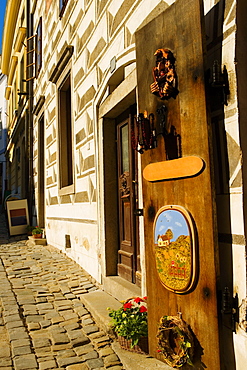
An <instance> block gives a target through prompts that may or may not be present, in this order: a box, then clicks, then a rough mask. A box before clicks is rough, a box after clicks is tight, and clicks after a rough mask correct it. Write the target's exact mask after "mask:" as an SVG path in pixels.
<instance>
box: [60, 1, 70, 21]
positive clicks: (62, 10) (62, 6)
mask: <svg viewBox="0 0 247 370" xmlns="http://www.w3.org/2000/svg"><path fill="white" fill-rule="evenodd" d="M68 1H69V0H59V17H60V18H62V16H63V13H64V11H65V8H66V5H67V3H68Z"/></svg>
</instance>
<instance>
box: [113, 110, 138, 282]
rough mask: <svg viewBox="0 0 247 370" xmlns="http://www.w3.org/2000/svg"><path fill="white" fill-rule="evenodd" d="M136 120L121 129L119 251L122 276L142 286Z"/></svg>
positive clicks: (119, 136)
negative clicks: (133, 140) (133, 126)
mask: <svg viewBox="0 0 247 370" xmlns="http://www.w3.org/2000/svg"><path fill="white" fill-rule="evenodd" d="M131 119H133V116H131V115H130V116H129V117H128V118H127V119H125V120H124V121H122V122H121V123H119V124H118V125H117V160H118V209H119V250H118V275H119V276H121V277H122V278H124V279H126V280H128V281H130V282H131V283H138V284H139V280H140V257H139V254H140V253H139V250H138V237H137V222H136V208H137V160H136V154H135V153H134V151H133V149H132V148H131V140H130V121H131Z"/></svg>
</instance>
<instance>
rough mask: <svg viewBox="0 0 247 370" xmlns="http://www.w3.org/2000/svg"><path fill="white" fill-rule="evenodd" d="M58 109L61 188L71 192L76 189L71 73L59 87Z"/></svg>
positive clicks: (65, 191)
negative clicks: (74, 186)
mask: <svg viewBox="0 0 247 370" xmlns="http://www.w3.org/2000/svg"><path fill="white" fill-rule="evenodd" d="M58 110H59V112H58V132H59V177H60V178H59V180H60V189H64V192H63V193H69V192H73V191H74V190H73V189H74V188H73V182H74V180H73V145H72V137H73V136H72V117H71V114H72V109H71V75H70V73H69V74H68V75H67V76H66V77H65V79H64V80H63V82H62V83H61V85H60V87H59V88H58ZM60 193H61V192H60Z"/></svg>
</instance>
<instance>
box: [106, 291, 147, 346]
mask: <svg viewBox="0 0 247 370" xmlns="http://www.w3.org/2000/svg"><path fill="white" fill-rule="evenodd" d="M108 310H109V316H110V317H111V324H112V327H113V329H114V331H115V333H116V334H117V336H118V341H119V344H120V346H121V347H122V348H124V349H127V350H130V351H134V352H139V353H147V352H148V341H147V335H148V325H147V297H144V298H140V297H136V298H130V299H128V300H127V301H124V302H123V304H122V306H121V307H120V308H119V309H118V310H113V309H110V308H108Z"/></svg>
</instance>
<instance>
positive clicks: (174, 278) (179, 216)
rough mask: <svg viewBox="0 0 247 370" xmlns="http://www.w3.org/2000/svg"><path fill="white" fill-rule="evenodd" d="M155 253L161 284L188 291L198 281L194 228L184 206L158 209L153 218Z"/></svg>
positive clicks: (178, 290)
mask: <svg viewBox="0 0 247 370" xmlns="http://www.w3.org/2000/svg"><path fill="white" fill-rule="evenodd" d="M153 245H154V253H155V261H156V269H157V272H158V275H159V279H160V281H161V283H162V284H163V285H164V286H165V288H167V289H168V290H170V291H173V292H174V293H181V294H182V293H187V292H189V291H191V290H192V288H193V287H194V284H195V280H196V242H195V230H194V224H193V222H192V219H191V216H190V214H189V213H188V212H187V211H186V209H185V208H183V207H180V206H177V205H172V206H164V207H162V208H160V209H159V211H158V212H157V214H156V217H155V220H154V244H153Z"/></svg>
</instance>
